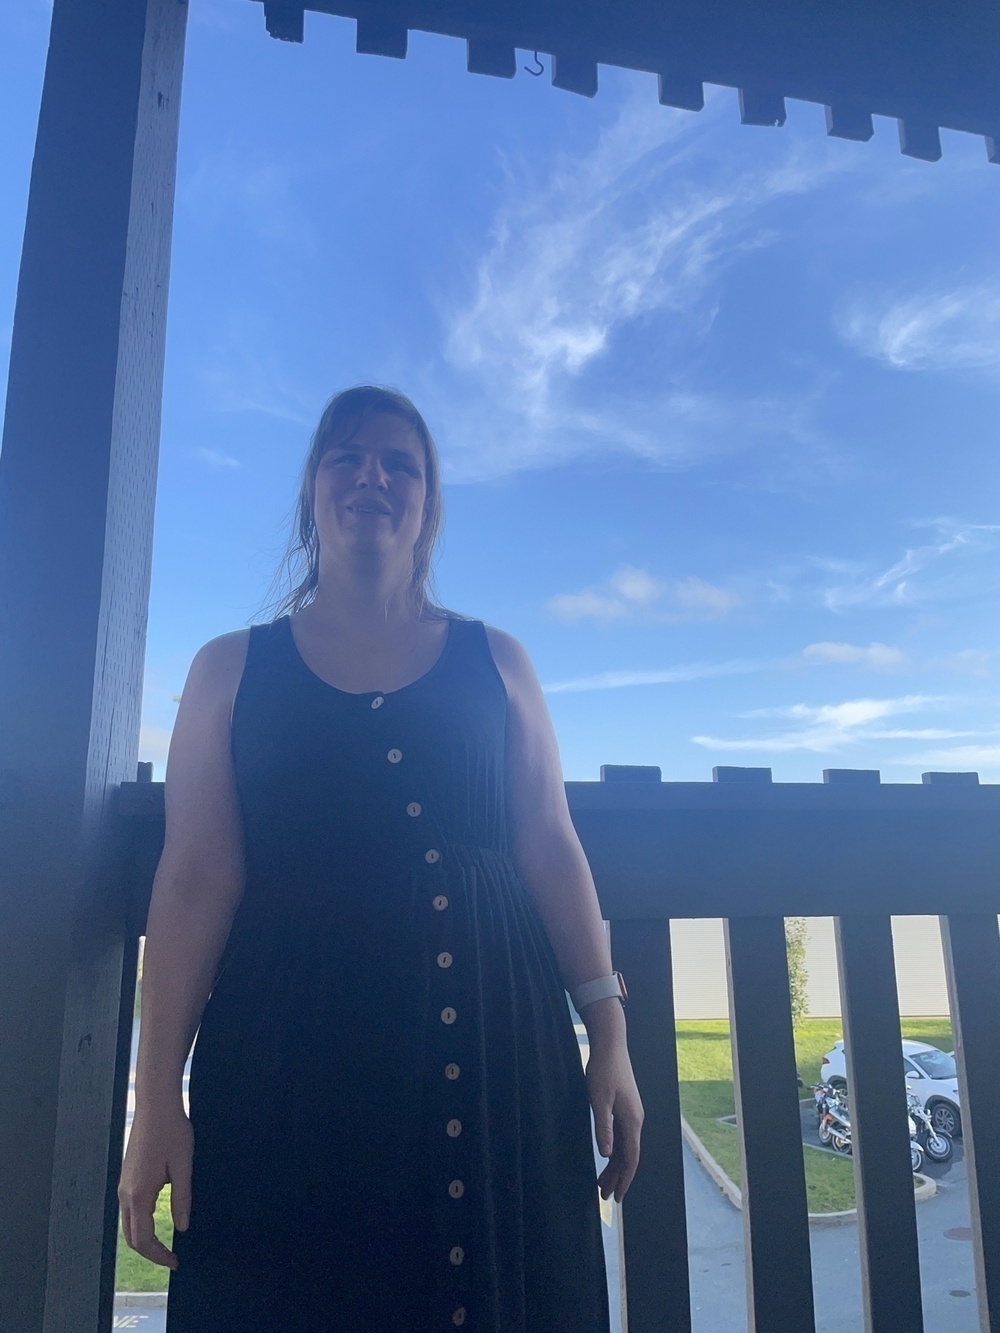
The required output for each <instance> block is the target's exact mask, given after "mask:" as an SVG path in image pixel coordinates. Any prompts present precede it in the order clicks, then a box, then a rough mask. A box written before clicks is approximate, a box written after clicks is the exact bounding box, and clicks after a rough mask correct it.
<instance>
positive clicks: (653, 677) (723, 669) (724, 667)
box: [542, 659, 764, 694]
mask: <svg viewBox="0 0 1000 1333" xmlns="http://www.w3.org/2000/svg"><path fill="white" fill-rule="evenodd" d="M763 666H764V663H761V662H751V661H744V660H742V659H735V660H733V661H731V662H702V663H694V664H692V665H690V666H676V667H668V668H667V669H666V670H664V671H605V672H602V673H601V674H600V675H597V676H579V677H577V678H575V679H572V680H562V681H555V682H553V683H552V684H549V685H543V686H542V689H543V690H544V692H545V693H546V694H580V693H583V692H586V691H590V690H623V689H631V688H633V687H634V686H637V685H683V684H686V683H687V682H689V681H694V680H712V679H714V678H716V677H718V676H736V675H744V674H746V673H748V672H752V671H760V670H761V669H762V668H763Z"/></svg>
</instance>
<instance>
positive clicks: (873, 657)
mask: <svg viewBox="0 0 1000 1333" xmlns="http://www.w3.org/2000/svg"><path fill="white" fill-rule="evenodd" d="M802 656H803V658H804V659H805V660H806V661H807V662H810V663H825V662H833V663H837V664H839V665H843V666H864V667H873V668H874V669H875V670H876V671H888V670H892V669H893V668H894V667H898V666H901V665H902V663H903V662H904V661H905V655H904V654H903V652H902V651H901V649H899V648H890V647H889V645H888V644H885V643H870V644H869V645H868V647H867V648H861V647H858V646H857V645H856V644H853V643H810V644H808V645H807V646H806V647H805V648H803V649H802Z"/></svg>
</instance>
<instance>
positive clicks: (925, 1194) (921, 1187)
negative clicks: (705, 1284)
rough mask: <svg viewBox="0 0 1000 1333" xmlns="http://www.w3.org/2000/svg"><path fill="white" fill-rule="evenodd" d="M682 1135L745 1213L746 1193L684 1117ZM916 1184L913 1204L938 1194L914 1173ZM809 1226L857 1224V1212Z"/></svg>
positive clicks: (814, 1217) (812, 1216)
mask: <svg viewBox="0 0 1000 1333" xmlns="http://www.w3.org/2000/svg"><path fill="white" fill-rule="evenodd" d="M681 1135H682V1137H683V1139H684V1141H685V1143H687V1145H688V1147H689V1148H690V1149H691V1151H692V1152H693V1153H694V1155H695V1157H696V1158H697V1160H698V1161H699V1162H700V1163H701V1165H702V1166H703V1167H704V1168H705V1170H706V1172H707V1173H708V1175H709V1176H710V1177H711V1178H712V1180H713V1181H714V1182H715V1184H716V1185H718V1187H719V1189H720V1190H721V1191H722V1193H723V1194H724V1195H725V1196H726V1198H727V1199H728V1200H729V1202H730V1203H731V1204H732V1205H733V1207H734V1208H739V1209H740V1211H741V1212H742V1210H743V1193H742V1191H741V1190H740V1188H739V1186H738V1185H737V1184H736V1183H735V1181H733V1180H731V1179H730V1177H729V1176H728V1175H727V1174H726V1173H725V1171H723V1169H722V1167H721V1166H720V1165H719V1163H718V1162H717V1161H716V1160H715V1158H714V1157H713V1156H712V1154H711V1153H710V1152H709V1151H708V1149H707V1148H706V1147H705V1145H704V1144H703V1143H702V1141H701V1139H700V1138H699V1137H698V1135H697V1134H696V1133H695V1132H694V1130H693V1129H692V1128H691V1126H690V1125H689V1124H688V1122H687V1121H686V1120H685V1119H684V1117H683V1116H681ZM802 1146H803V1148H812V1149H813V1151H814V1152H823V1151H825V1150H824V1149H823V1148H817V1147H816V1146H815V1145H814V1144H812V1143H804V1144H803V1145H802ZM913 1179H914V1180H916V1181H919V1182H920V1183H919V1184H918V1185H917V1186H916V1187H915V1189H914V1191H913V1198H914V1202H916V1203H920V1202H922V1201H923V1200H924V1199H930V1198H932V1197H933V1196H934V1195H935V1194H937V1185H936V1184H935V1183H934V1181H933V1180H931V1178H930V1177H929V1176H922V1175H920V1174H919V1173H915V1174H914V1177H913ZM808 1217H809V1224H810V1226H814V1227H839V1226H843V1225H845V1223H848V1222H856V1221H857V1220H858V1210H857V1208H845V1209H844V1211H843V1212H837V1213H809V1214H808Z"/></svg>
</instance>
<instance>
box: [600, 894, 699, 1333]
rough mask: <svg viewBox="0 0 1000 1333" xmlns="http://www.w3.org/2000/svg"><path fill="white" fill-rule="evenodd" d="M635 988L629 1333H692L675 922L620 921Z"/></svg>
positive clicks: (627, 1217) (627, 1225)
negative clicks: (637, 1119)
mask: <svg viewBox="0 0 1000 1333" xmlns="http://www.w3.org/2000/svg"><path fill="white" fill-rule="evenodd" d="M611 951H612V955H613V957H614V963H615V967H616V968H618V969H619V970H620V971H621V973H622V975H623V976H624V977H625V981H626V984H627V986H628V993H629V998H628V1045H629V1054H630V1056H631V1059H632V1068H633V1070H634V1072H635V1081H636V1083H637V1085H638V1088H639V1095H640V1096H641V1097H642V1104H643V1110H644V1112H645V1120H644V1122H643V1127H642V1158H641V1161H640V1164H639V1170H638V1171H637V1173H636V1177H635V1180H634V1181H633V1182H632V1186H631V1188H630V1189H629V1192H628V1194H627V1195H626V1197H625V1200H624V1202H623V1204H622V1232H623V1235H624V1244H625V1275H624V1276H625V1286H626V1291H627V1293H628V1295H627V1299H628V1330H629V1333H690V1329H691V1297H690V1291H689V1286H688V1245H687V1216H686V1213H685V1207H684V1158H683V1150H682V1146H681V1119H680V1099H679V1095H678V1087H677V1040H676V1028H675V1023H674V986H673V971H672V966H671V956H670V922H669V921H665V920H661V921H616V922H614V923H613V924H612V926H611Z"/></svg>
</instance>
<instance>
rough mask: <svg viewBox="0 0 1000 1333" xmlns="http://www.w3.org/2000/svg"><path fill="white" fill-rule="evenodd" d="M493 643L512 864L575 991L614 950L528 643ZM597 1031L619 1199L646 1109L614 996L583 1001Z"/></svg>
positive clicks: (603, 1147) (591, 1069)
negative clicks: (501, 691) (503, 711)
mask: <svg viewBox="0 0 1000 1333" xmlns="http://www.w3.org/2000/svg"><path fill="white" fill-rule="evenodd" d="M487 634H488V636H489V641H490V649H491V651H492V653H493V660H494V661H495V662H496V664H497V669H498V670H499V672H500V674H501V676H502V677H503V681H504V684H505V686H506V687H507V701H508V702H507V801H508V815H509V821H510V830H511V839H512V843H513V848H512V851H513V857H514V864H515V865H516V867H517V870H518V873H519V874H520V876H521V878H522V879H523V880H524V882H525V885H526V886H527V888H528V890H529V892H530V893H531V895H532V898H533V900H534V902H535V905H536V907H537V909H538V914H539V916H540V917H541V918H542V923H543V925H544V926H545V930H546V933H547V935H548V937H549V940H550V942H551V944H552V948H553V952H554V953H555V955H556V961H557V962H558V963H559V967H560V971H561V972H562V978H563V985H564V986H565V987H566V989H567V990H573V989H574V988H575V987H577V986H579V985H581V984H582V983H583V982H585V981H591V980H593V979H594V978H595V977H601V976H607V974H608V973H609V972H610V971H611V953H610V950H609V949H608V943H607V937H606V936H605V933H604V922H603V920H602V917H601V906H600V902H599V900H598V897H597V890H596V888H595V887H594V879H593V876H592V875H591V873H590V866H589V865H588V864H587V858H586V856H585V855H584V851H583V848H582V847H581V845H580V839H579V838H578V837H577V834H576V830H575V829H574V827H573V821H572V819H571V818H570V813H569V806H568V804H567V802H566V789H565V787H564V785H563V777H562V765H561V763H560V761H559V748H558V745H557V742H556V736H555V731H554V729H553V727H552V721H551V719H550V717H549V710H548V708H547V707H546V705H545V697H544V695H543V694H542V690H541V686H540V685H539V684H538V680H537V678H536V676H535V672H534V669H533V668H532V666H531V663H530V661H529V660H528V655H527V653H525V651H524V649H523V648H522V647H521V645H520V644H519V643H518V642H517V640H516V639H513V638H511V637H510V635H508V634H503V633H501V632H500V631H499V630H494V629H488V630H487ZM580 1017H581V1018H582V1019H583V1021H584V1023H585V1024H586V1027H587V1033H588V1036H589V1037H590V1055H589V1058H588V1061H587V1085H588V1090H589V1093H590V1102H591V1106H592V1107H593V1111H594V1130H595V1133H596V1136H597V1144H598V1148H599V1150H600V1151H601V1152H602V1153H603V1154H604V1156H605V1157H608V1158H609V1159H610V1160H609V1161H608V1164H607V1166H606V1167H605V1168H604V1170H603V1171H602V1172H601V1175H600V1176H599V1177H598V1184H599V1186H600V1189H601V1193H602V1194H603V1195H604V1197H605V1198H609V1197H610V1196H611V1194H614V1196H615V1198H616V1199H617V1200H618V1201H619V1202H620V1201H621V1200H622V1198H624V1196H625V1192H626V1191H627V1190H628V1188H629V1186H630V1185H631V1183H632V1179H633V1177H634V1175H635V1171H636V1167H637V1165H638V1162H639V1139H640V1134H641V1129H642V1120H643V1110H642V1102H641V1100H640V1098H639V1092H638V1089H637V1088H636V1085H635V1078H634V1076H633V1074H632V1065H631V1062H630V1060H629V1057H628V1047H627V1040H626V1033H625V1015H624V1011H623V1010H622V1007H621V1004H620V1003H619V1002H618V1000H617V999H616V998H613V997H611V998H608V999H604V1000H595V1001H594V1002H593V1003H592V1004H588V1005H585V1006H584V1008H583V1012H582V1013H581V1015H580Z"/></svg>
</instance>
